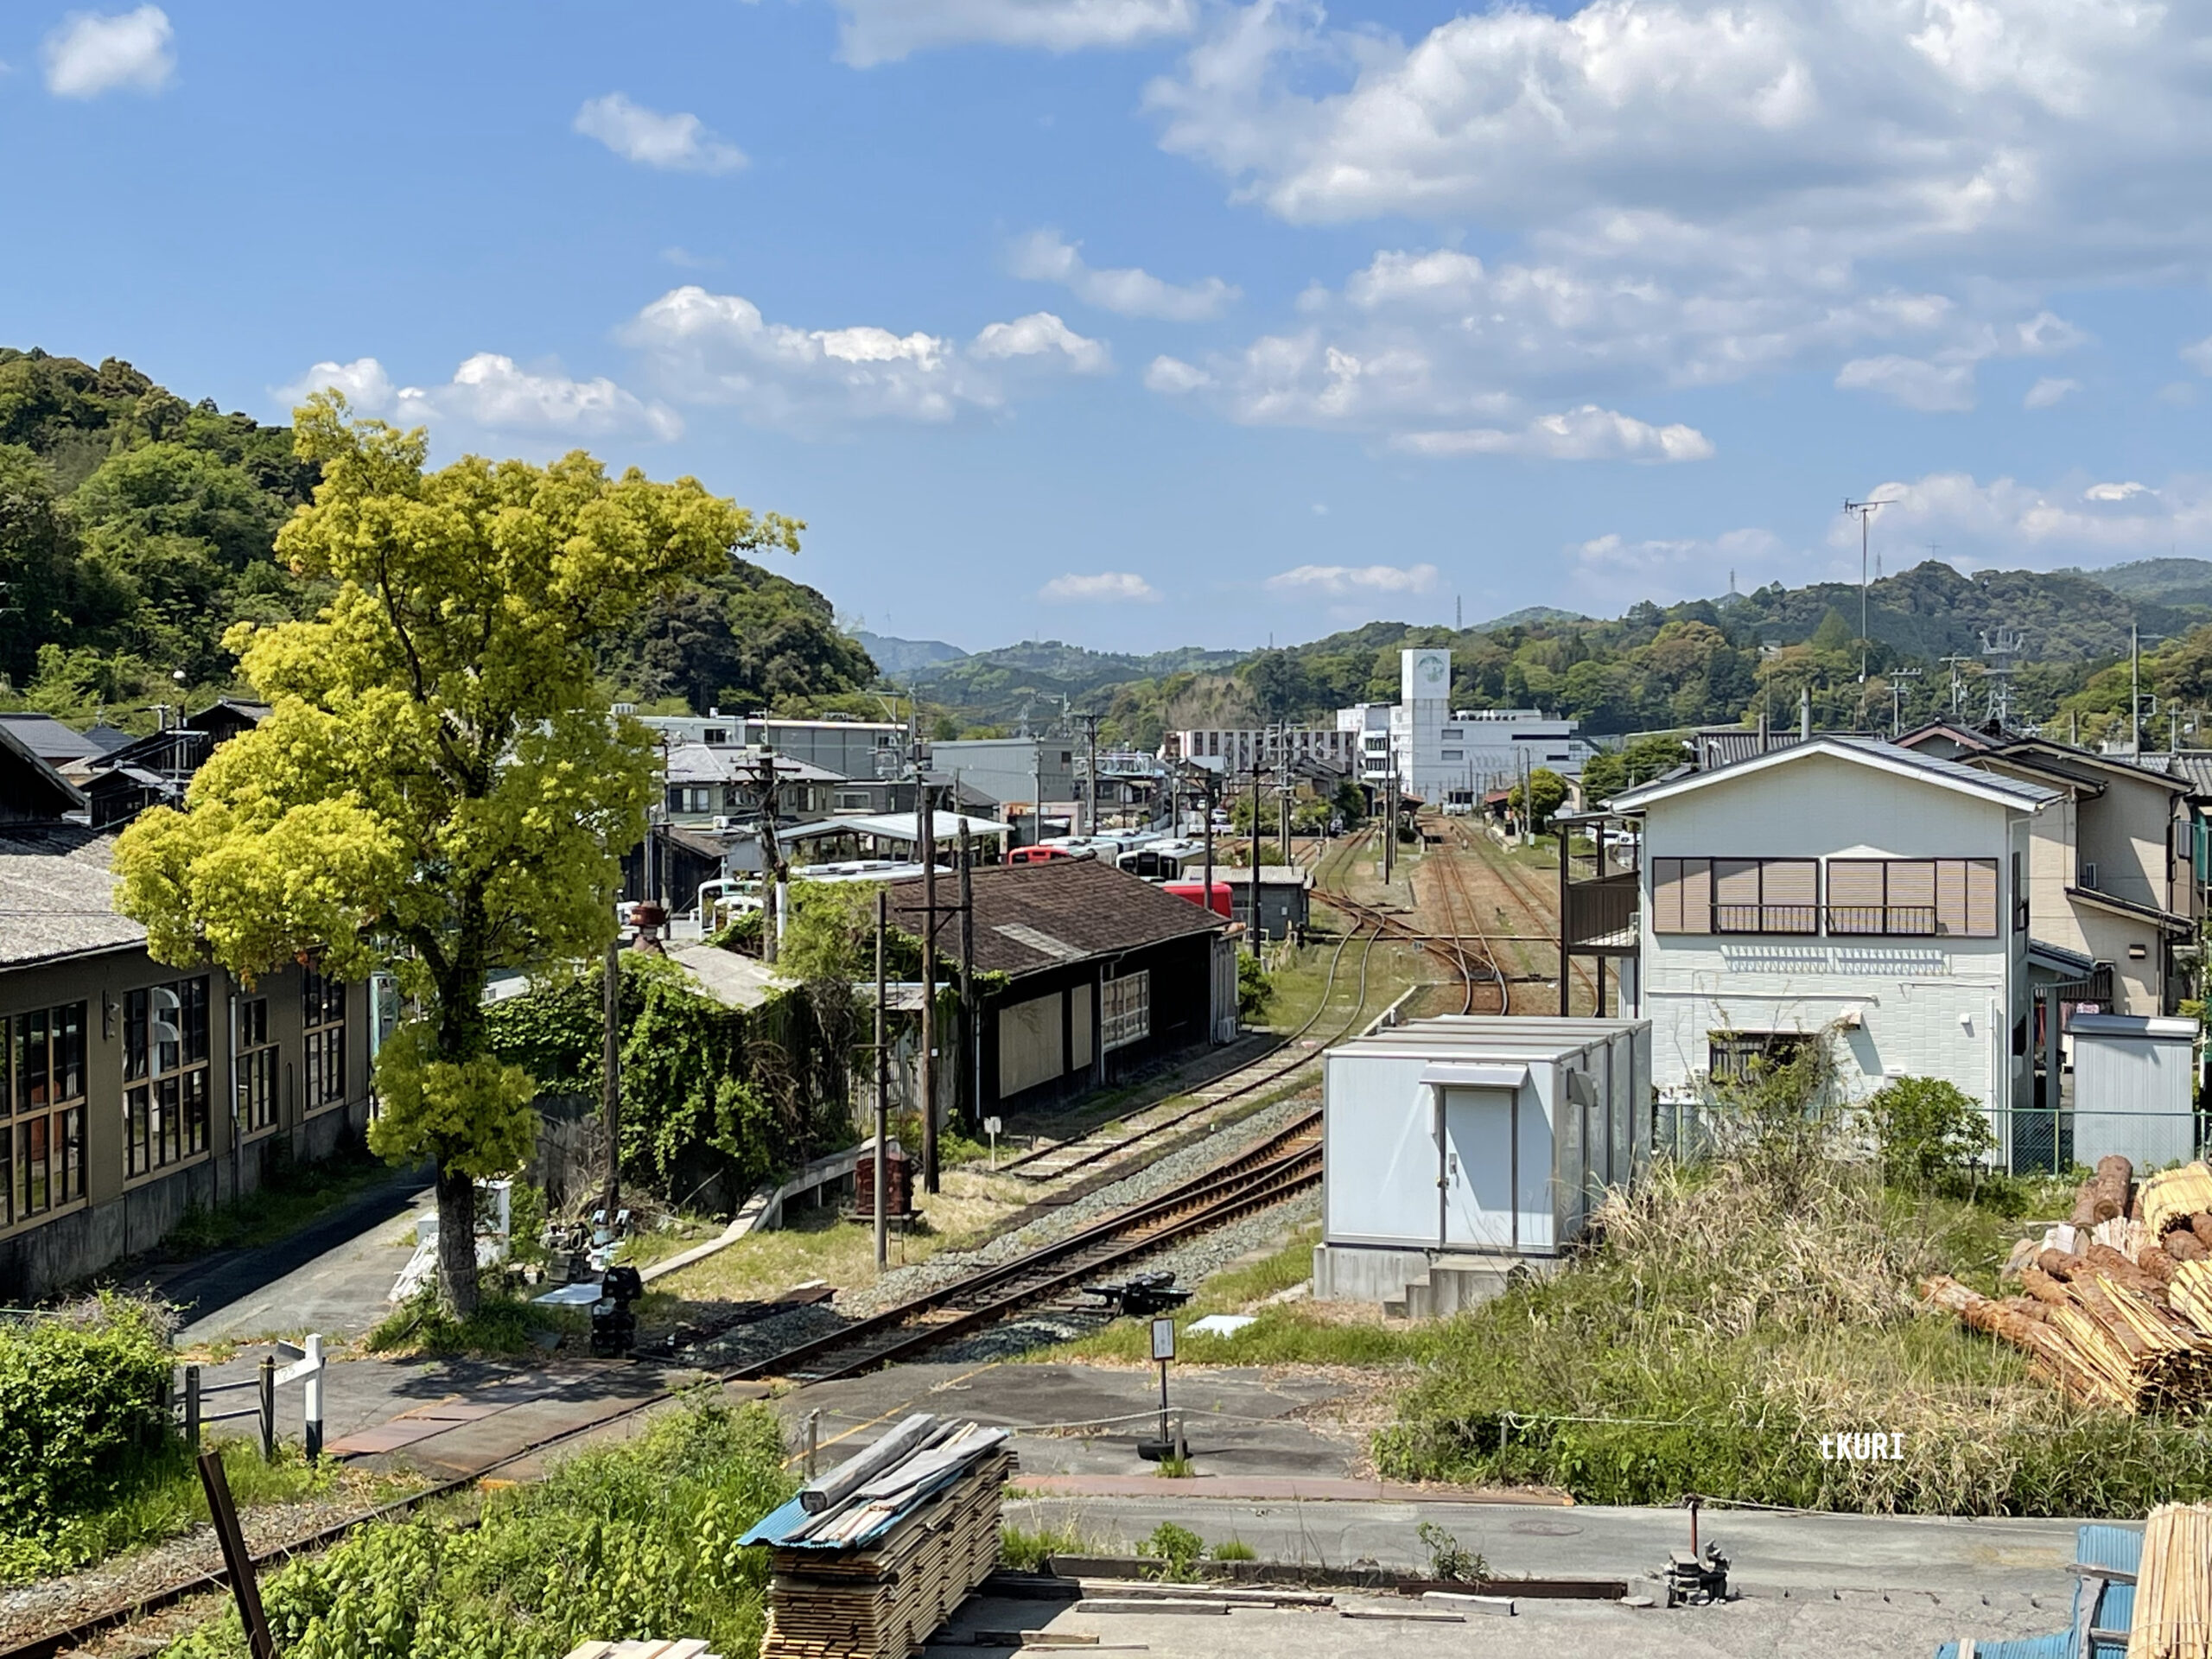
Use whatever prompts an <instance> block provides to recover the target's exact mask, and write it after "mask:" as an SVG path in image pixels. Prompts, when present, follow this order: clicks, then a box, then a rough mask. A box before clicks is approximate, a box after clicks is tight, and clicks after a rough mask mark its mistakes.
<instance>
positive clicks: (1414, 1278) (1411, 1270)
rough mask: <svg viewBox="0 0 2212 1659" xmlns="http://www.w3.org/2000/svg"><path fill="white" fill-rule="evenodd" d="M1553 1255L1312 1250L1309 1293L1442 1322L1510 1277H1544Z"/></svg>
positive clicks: (1348, 1247) (1351, 1247)
mask: <svg viewBox="0 0 2212 1659" xmlns="http://www.w3.org/2000/svg"><path fill="white" fill-rule="evenodd" d="M1558 1265H1559V1263H1558V1258H1557V1257H1554V1256H1525V1255H1524V1256H1513V1255H1459V1254H1453V1253H1451V1252H1447V1251H1443V1250H1394V1249H1385V1248H1383V1247H1381V1246H1378V1245H1369V1244H1317V1245H1315V1246H1314V1247H1313V1294H1314V1297H1315V1299H1316V1300H1321V1301H1340V1302H1378V1303H1380V1304H1381V1305H1382V1307H1383V1312H1384V1313H1387V1314H1389V1315H1391V1316H1392V1317H1394V1318H1397V1319H1441V1318H1444V1317H1446V1315H1449V1314H1452V1313H1459V1312H1461V1311H1462V1310H1463V1309H1466V1308H1470V1307H1476V1306H1480V1305H1481V1304H1482V1303H1484V1302H1486V1301H1488V1300H1490V1299H1491V1297H1493V1296H1495V1295H1497V1294H1498V1293H1499V1292H1501V1291H1503V1289H1504V1288H1505V1287H1506V1286H1507V1285H1508V1284H1509V1283H1510V1282H1511V1281H1512V1278H1513V1275H1514V1274H1516V1273H1517V1274H1548V1273H1550V1272H1552V1271H1554V1269H1555V1268H1557V1267H1558Z"/></svg>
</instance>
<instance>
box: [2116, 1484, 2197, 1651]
mask: <svg viewBox="0 0 2212 1659" xmlns="http://www.w3.org/2000/svg"><path fill="white" fill-rule="evenodd" d="M2127 1659H2212V1505H2208V1504H2203V1503H2162V1504H2160V1505H2159V1506H2158V1508H2157V1509H2155V1510H2152V1511H2151V1518H2150V1520H2149V1521H2148V1522H2145V1524H2144V1528H2143V1561H2142V1565H2141V1566H2140V1567H2139V1568H2138V1570H2137V1573H2136V1580H2135V1611H2134V1614H2133V1617H2132V1618H2130V1619H2129V1620H2128V1625H2127Z"/></svg>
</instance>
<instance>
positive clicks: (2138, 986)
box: [1900, 725, 2202, 1014]
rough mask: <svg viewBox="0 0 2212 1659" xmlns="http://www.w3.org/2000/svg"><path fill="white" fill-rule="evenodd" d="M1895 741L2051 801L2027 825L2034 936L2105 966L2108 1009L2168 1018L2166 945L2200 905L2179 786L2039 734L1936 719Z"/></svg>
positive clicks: (2171, 961)
mask: <svg viewBox="0 0 2212 1659" xmlns="http://www.w3.org/2000/svg"><path fill="white" fill-rule="evenodd" d="M1900 741H1901V742H1902V744H1903V745H1904V747H1908V748H1910V749H1913V750H1916V752H1918V753H1924V754H1938V755H1942V756H1945V757H1947V758H1950V759H1955V760H1959V761H1961V763H1963V764H1965V765H1967V766H1974V767H1976V768H1978V769H1980V770H1981V771H1985V772H1993V773H1995V774H1998V775H1999V776H2002V777H2006V778H2012V779H2018V780H2019V781H2021V782H2023V783H2031V784H2040V785H2043V786H2044V787H2045V788H2047V789H2051V790H2055V791H2057V793H2058V797H2059V798H2058V800H2057V801H2056V803H2054V804H2052V805H2051V806H2050V808H2049V809H2048V810H2044V811H2043V812H2040V813H2037V815H2036V817H2035V819H2034V821H2033V823H2032V825H2031V832H2030V845H2029V853H2028V912H2029V915H2030V917H2031V925H2032V931H2033V933H2034V938H2035V943H2036V944H2037V945H2041V946H2051V947H2056V952H2063V953H2066V954H2068V955H2070V956H2073V957H2087V958H2088V959H2089V960H2090V961H2092V962H2095V963H2109V964H2110V965H2111V968H2112V972H2113V1006H2112V1007H2110V1008H2108V1009H2107V1010H2105V1012H2107V1013H2110V1014H2171V1013H2172V1012H2173V1011H2174V1009H2175V1007H2177V1005H2178V1003H2179V1001H2180V1000H2181V998H2182V997H2183V995H2186V994H2187V991H2186V988H2185V986H2184V984H2183V976H2182V975H2181V973H2180V971H2179V964H2178V963H2177V951H2179V950H2182V949H2183V948H2184V947H2186V946H2188V945H2189V944H2190V943H2191V941H2192V940H2193V939H2194V938H2195V936H2196V925H2197V922H2198V919H2199V918H2200V916H2201V913H2202V898H2201V894H2200V889H2199V887H2198V884H2197V881H2196V873H2195V868H2194V865H2193V861H2192V858H2191V845H2192V839H2193V836H2194V833H2195V816H2194V812H2193V810H2192V809H2191V807H2190V804H2189V796H2190V785H2189V783H2188V782H2187V781H2186V780H2184V779H2176V778H2171V777H2167V776H2165V775H2164V774H2162V773H2160V772H2153V771H2151V770H2149V769H2147V768H2145V767H2142V766H2137V765H2135V764H2134V763H2133V762H2132V761H2131V760H2126V759H2125V758H2123V757H2120V756H2113V755H2102V754H2094V753H2090V752H2088V751H2087V750H2084V749H2077V748H2074V747H2069V746H2068V745H2066V744H2063V743H2055V742H2050V741H2046V740H2044V739H2041V738H2024V737H1999V736H1993V735H1992V734H1988V733H1985V732H1978V731H1974V730H1973V729H1972V728H1961V727H1954V726H1949V725H1936V726H1930V727H1927V728H1923V729H1922V730H1920V731H1917V732H1914V733H1911V734H1908V735H1906V736H1905V737H1904V738H1903V739H1902V740H1900Z"/></svg>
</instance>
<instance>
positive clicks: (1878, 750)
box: [1611, 732, 2058, 812]
mask: <svg viewBox="0 0 2212 1659" xmlns="http://www.w3.org/2000/svg"><path fill="white" fill-rule="evenodd" d="M1816 755H1825V756H1827V757H1828V758H1830V759H1832V760H1847V761H1849V762H1851V763H1852V764H1853V765H1854V766H1869V767H1872V768H1873V769H1874V770H1876V771H1878V772H1888V773H1890V774H1891V776H1893V777H1900V778H1911V779H1917V780H1919V781H1921V782H1923V783H1929V784H1933V785H1936V786H1937V787H1938V788H1942V789H1951V790H1956V791H1959V792H1960V793H1961V794H1967V795H1973V796H1976V797H1978V798H1980V799H1982V800H1985V801H1993V802H1995V803H1996V804H1999V805H2002V806H2008V807H2012V808H2014V809H2016V810H2019V811H2024V812H2034V811H2038V810H2041V809H2042V808H2044V807H2045V806H2048V805H2049V804H2050V803H2051V802H2053V801H2055V800H2056V799H2058V792H2057V791H2056V790H2050V789H2045V788H2044V786H2043V785H2040V784H2029V783H2023V782H2021V781H2019V780H2018V779H2012V778H2006V777H2005V776H2003V775H2002V774H2000V773H1997V772H1985V771H1983V770H1981V769H1980V767H1978V766H1961V764H1960V763H1959V762H1958V761H1955V760H1942V759H1941V758H1939V757H1937V756H1936V755H1931V754H1921V753H1916V751H1914V750H1911V749H1907V748H1900V747H1898V746H1897V745H1896V744H1894V743H1891V742H1886V741H1883V740H1881V739H1879V738H1866V737H1859V736H1856V735H1853V734H1839V733H1834V732H1815V734H1813V735H1812V737H1810V738H1809V739H1805V740H1802V741H1798V742H1796V743H1793V744H1791V745H1789V747H1787V748H1779V749H1770V750H1769V751H1768V752H1767V753H1764V754H1751V755H1746V756H1745V758H1744V759H1742V760H1732V761H1730V762H1729V763H1728V764H1727V765H1726V766H1714V767H1713V768H1711V769H1710V770H1707V771H1705V772H1689V773H1686V774H1684V775H1681V776H1679V777H1668V778H1661V779H1654V780H1653V781H1652V782H1650V783H1648V784H1638V785H1636V786H1635V787H1633V788H1630V789H1624V790H1623V791H1621V792H1620V793H1619V794H1618V795H1616V796H1614V797H1613V798H1612V801H1611V806H1612V808H1613V810H1615V811H1628V812H1640V811H1642V810H1644V809H1645V808H1646V807H1648V806H1649V805H1651V804H1653V803H1654V802H1657V801H1662V800H1669V799H1672V798H1674V797H1675V796H1677V795H1681V794H1687V793H1688V791H1691V790H1694V789H1703V788H1705V787H1707V785H1712V784H1718V783H1724V782H1730V781H1733V780H1734V779H1739V778H1746V777H1749V776H1750V775H1751V774H1752V773H1753V772H1764V771H1766V770H1768V769H1769V768H1771V767H1775V766H1794V765H1796V763H1797V762H1799V761H1801V760H1807V759H1809V758H1811V757H1813V756H1816Z"/></svg>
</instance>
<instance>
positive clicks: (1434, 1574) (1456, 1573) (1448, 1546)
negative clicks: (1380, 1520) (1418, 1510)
mask: <svg viewBox="0 0 2212 1659" xmlns="http://www.w3.org/2000/svg"><path fill="white" fill-rule="evenodd" d="M1414 1535H1415V1536H1417V1537H1418V1538H1419V1539H1420V1540H1421V1548H1423V1549H1425V1550H1427V1552H1428V1576H1429V1577H1430V1578H1432V1579H1442V1580H1444V1581H1445V1582H1446V1583H1447V1584H1449V1583H1467V1584H1480V1583H1482V1582H1483V1581H1484V1580H1486V1579H1488V1578H1489V1577H1490V1563H1489V1562H1488V1561H1486V1560H1484V1559H1483V1555H1482V1552H1481V1551H1480V1550H1470V1549H1466V1548H1463V1547H1462V1546H1461V1545H1460V1542H1459V1539H1457V1538H1456V1537H1454V1536H1453V1535H1452V1534H1450V1533H1448V1532H1446V1531H1445V1529H1443V1528H1441V1527H1440V1526H1438V1525H1437V1524H1436V1523H1435V1522H1433V1521H1424V1522H1421V1525H1420V1527H1419V1528H1418V1529H1416V1530H1415V1534H1414Z"/></svg>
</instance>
